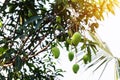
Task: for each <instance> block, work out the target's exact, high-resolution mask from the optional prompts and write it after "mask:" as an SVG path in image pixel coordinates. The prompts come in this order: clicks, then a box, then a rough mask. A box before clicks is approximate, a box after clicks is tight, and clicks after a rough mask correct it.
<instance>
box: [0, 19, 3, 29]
mask: <svg viewBox="0 0 120 80" xmlns="http://www.w3.org/2000/svg"><path fill="white" fill-rule="evenodd" d="M2 26H3V24H2V21H1V20H0V28H1V27H2Z"/></svg>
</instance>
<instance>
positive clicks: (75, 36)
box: [71, 32, 81, 46]
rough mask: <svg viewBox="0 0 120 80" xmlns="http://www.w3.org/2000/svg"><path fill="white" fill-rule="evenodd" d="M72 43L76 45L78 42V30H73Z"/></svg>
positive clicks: (79, 39)
mask: <svg viewBox="0 0 120 80" xmlns="http://www.w3.org/2000/svg"><path fill="white" fill-rule="evenodd" d="M71 39H72V44H73V45H74V46H77V45H78V43H79V42H80V41H81V34H80V33H79V32H75V33H74V34H73V36H72V38H71Z"/></svg>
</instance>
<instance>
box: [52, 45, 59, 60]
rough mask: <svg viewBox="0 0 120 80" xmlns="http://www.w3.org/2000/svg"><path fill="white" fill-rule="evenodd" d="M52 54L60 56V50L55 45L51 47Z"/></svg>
mask: <svg viewBox="0 0 120 80" xmlns="http://www.w3.org/2000/svg"><path fill="white" fill-rule="evenodd" d="M52 53H53V56H54V57H55V58H56V59H57V58H58V57H59V56H60V50H59V48H57V47H53V48H52Z"/></svg>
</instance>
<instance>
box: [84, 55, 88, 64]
mask: <svg viewBox="0 0 120 80" xmlns="http://www.w3.org/2000/svg"><path fill="white" fill-rule="evenodd" d="M83 61H84V63H85V64H87V62H88V55H87V54H85V55H84V56H83Z"/></svg>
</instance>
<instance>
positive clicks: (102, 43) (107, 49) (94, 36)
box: [89, 31, 113, 56]
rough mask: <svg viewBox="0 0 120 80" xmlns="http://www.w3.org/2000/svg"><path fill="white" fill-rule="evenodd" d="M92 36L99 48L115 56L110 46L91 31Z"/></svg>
mask: <svg viewBox="0 0 120 80" xmlns="http://www.w3.org/2000/svg"><path fill="white" fill-rule="evenodd" d="M89 34H90V36H91V37H92V39H93V40H94V41H95V43H97V45H98V47H99V48H101V49H102V50H104V51H105V52H107V53H108V54H109V55H111V56H113V54H112V52H111V51H110V50H109V48H108V46H107V45H106V43H105V42H103V41H102V40H101V39H100V37H99V36H98V35H97V33H93V32H90V31H89Z"/></svg>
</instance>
